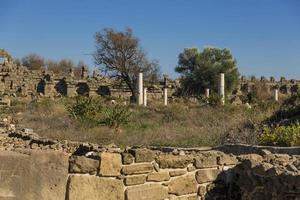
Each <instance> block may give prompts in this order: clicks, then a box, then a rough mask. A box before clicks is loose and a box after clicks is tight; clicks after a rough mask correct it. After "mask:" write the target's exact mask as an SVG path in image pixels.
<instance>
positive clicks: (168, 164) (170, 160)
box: [156, 154, 193, 169]
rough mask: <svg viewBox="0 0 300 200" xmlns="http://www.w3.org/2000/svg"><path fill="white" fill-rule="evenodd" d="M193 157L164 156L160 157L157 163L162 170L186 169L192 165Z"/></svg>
mask: <svg viewBox="0 0 300 200" xmlns="http://www.w3.org/2000/svg"><path fill="white" fill-rule="evenodd" d="M192 161H193V157H192V156H188V155H171V154H163V155H159V156H158V157H157V159H156V162H157V163H158V164H159V167H160V168H162V169H165V168H185V167H187V166H188V164H190V163H192Z"/></svg>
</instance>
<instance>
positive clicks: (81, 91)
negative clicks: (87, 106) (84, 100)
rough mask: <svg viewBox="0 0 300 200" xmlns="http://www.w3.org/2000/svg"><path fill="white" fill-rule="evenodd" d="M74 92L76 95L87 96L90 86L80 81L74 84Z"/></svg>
mask: <svg viewBox="0 0 300 200" xmlns="http://www.w3.org/2000/svg"><path fill="white" fill-rule="evenodd" d="M76 92H77V94H78V95H84V96H88V95H89V92H90V87H89V86H88V84H87V83H85V82H80V83H78V84H77V85H76Z"/></svg>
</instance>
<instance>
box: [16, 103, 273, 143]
mask: <svg viewBox="0 0 300 200" xmlns="http://www.w3.org/2000/svg"><path fill="white" fill-rule="evenodd" d="M14 102H15V103H14V104H13V106H12V107H11V109H10V113H12V114H13V115H14V117H15V119H16V120H17V121H18V123H19V124H20V125H23V126H25V127H28V128H32V129H34V130H35V131H36V132H37V133H38V134H39V135H41V136H45V137H50V138H54V139H59V140H62V139H68V140H76V141H85V142H93V143H99V144H111V143H114V144H116V145H119V146H132V145H138V146H141V145H155V146H179V147H203V146H216V145H219V144H222V143H226V142H228V141H229V142H242V143H248V144H254V143H257V142H258V134H259V132H258V129H257V124H260V123H261V122H262V121H263V120H265V119H267V118H268V117H270V116H271V115H272V114H273V113H274V111H275V110H276V109H277V107H278V106H277V105H274V104H270V105H265V104H264V105H258V106H256V107H254V108H253V109H250V110H249V109H247V108H246V107H243V106H231V105H226V106H223V107H222V106H214V107H212V106H205V105H200V104H191V103H173V104H170V105H168V106H163V105H162V104H155V103H152V102H149V106H148V107H138V106H134V105H130V106H126V110H128V111H130V113H131V114H130V119H129V120H128V121H127V119H123V118H121V119H119V118H120V117H117V118H114V117H112V116H111V114H109V115H108V116H109V117H110V118H111V119H113V120H115V119H117V120H119V121H121V124H120V125H118V127H119V128H118V131H116V130H115V128H113V127H111V126H110V125H109V124H111V123H108V124H105V123H104V124H101V123H100V122H101V120H102V121H103V117H105V115H104V112H101V111H100V112H99V113H98V114H96V115H95V116H94V117H93V120H95V121H97V122H99V123H91V124H89V122H86V121H85V120H76V119H74V118H72V117H71V116H70V113H69V112H68V110H67V108H68V106H70V105H71V104H72V103H74V99H61V100H57V101H51V100H46V99H44V100H41V101H35V102H26V103H22V102H17V101H14ZM97 102H98V104H99V108H100V107H101V108H102V110H103V108H104V110H105V108H111V107H112V106H110V105H107V103H106V102H105V99H98V100H97ZM66 105H67V106H66ZM93 106H95V105H93ZM17 113H18V114H17ZM111 119H110V120H111ZM123 121H124V122H125V121H126V123H123Z"/></svg>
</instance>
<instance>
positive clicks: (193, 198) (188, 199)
mask: <svg viewBox="0 0 300 200" xmlns="http://www.w3.org/2000/svg"><path fill="white" fill-rule="evenodd" d="M169 200H199V199H198V196H197V195H196V194H193V195H184V196H176V195H170V196H169ZM200 200H201V199H200Z"/></svg>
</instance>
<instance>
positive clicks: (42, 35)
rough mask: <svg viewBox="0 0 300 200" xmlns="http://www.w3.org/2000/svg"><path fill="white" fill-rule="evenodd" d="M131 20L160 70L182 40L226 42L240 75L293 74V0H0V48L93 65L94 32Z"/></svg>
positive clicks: (296, 6) (296, 14)
mask: <svg viewBox="0 0 300 200" xmlns="http://www.w3.org/2000/svg"><path fill="white" fill-rule="evenodd" d="M106 27H111V28H114V29H117V30H124V29H125V28H126V27H131V28H132V29H133V31H134V34H135V35H136V36H137V37H139V38H140V40H141V45H142V47H143V49H145V50H146V52H147V53H148V56H149V58H151V59H158V60H159V61H160V64H161V67H162V72H163V73H166V74H169V75H170V76H171V77H175V76H177V74H176V73H175V72H174V67H175V66H176V64H177V61H178V54H179V53H180V52H181V51H182V50H183V49H184V48H186V47H198V48H200V49H203V48H204V47H207V46H213V47H221V48H224V47H226V48H229V49H230V50H231V51H232V54H233V55H234V57H235V58H236V60H237V62H238V66H239V70H240V72H241V73H242V74H245V75H256V76H261V75H264V76H267V77H269V76H275V77H277V78H278V77H280V76H286V77H287V78H294V79H300V1H299V0H223V1H222V0H147V1H146V0H145V1H143V0H106V1H105V0H87V1H84V0H66V1H64V0H22V1H21V0H0V48H5V49H6V50H8V51H9V52H11V54H13V56H14V57H22V56H24V55H26V54H29V53H38V54H40V55H42V56H44V57H45V58H50V59H61V58H71V59H73V60H74V61H76V62H77V61H78V60H83V61H85V62H86V63H87V64H89V65H90V66H92V67H93V66H94V64H93V60H92V58H91V56H89V55H86V54H90V53H92V52H93V51H94V49H95V47H94V38H93V36H94V34H95V32H96V31H99V30H102V29H103V28H106Z"/></svg>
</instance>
